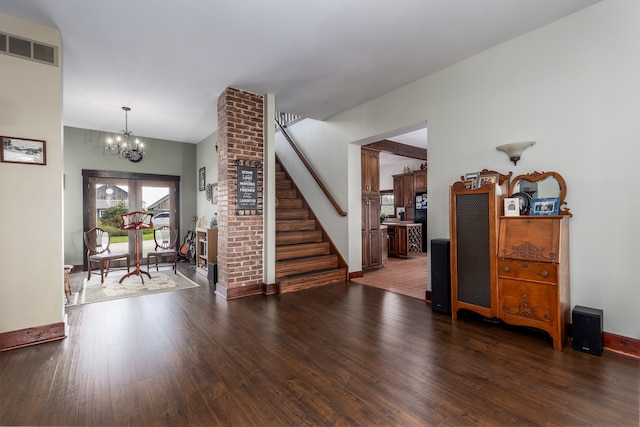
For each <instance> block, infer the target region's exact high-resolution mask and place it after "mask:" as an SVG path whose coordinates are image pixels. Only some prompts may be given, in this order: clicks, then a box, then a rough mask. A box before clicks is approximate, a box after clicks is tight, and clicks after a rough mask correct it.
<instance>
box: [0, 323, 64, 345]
mask: <svg viewBox="0 0 640 427" xmlns="http://www.w3.org/2000/svg"><path fill="white" fill-rule="evenodd" d="M65 329H66V328H65V322H58V323H51V324H49V325H42V326H36V327H33V328H26V329H20V330H17V331H10V332H4V333H2V334H0V351H7V350H13V349H15V348H21V347H27V346H30V345H36V344H42V343H45V342H50V341H57V340H62V339H65V338H66V337H67V335H66V333H65Z"/></svg>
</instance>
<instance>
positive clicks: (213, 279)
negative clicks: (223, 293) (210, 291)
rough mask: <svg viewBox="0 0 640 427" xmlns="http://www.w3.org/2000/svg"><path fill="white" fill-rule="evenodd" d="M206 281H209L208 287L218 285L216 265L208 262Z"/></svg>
mask: <svg viewBox="0 0 640 427" xmlns="http://www.w3.org/2000/svg"><path fill="white" fill-rule="evenodd" d="M207 279H209V284H210V285H215V284H216V283H218V263H217V262H210V263H209V267H208V269H207Z"/></svg>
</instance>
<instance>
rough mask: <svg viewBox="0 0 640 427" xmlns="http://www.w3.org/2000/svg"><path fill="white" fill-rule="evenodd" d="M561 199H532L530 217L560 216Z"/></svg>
mask: <svg viewBox="0 0 640 427" xmlns="http://www.w3.org/2000/svg"><path fill="white" fill-rule="evenodd" d="M559 204H560V199H559V198H557V197H546V198H540V199H531V206H530V207H529V215H531V216H539V215H558V207H559V206H558V205H559Z"/></svg>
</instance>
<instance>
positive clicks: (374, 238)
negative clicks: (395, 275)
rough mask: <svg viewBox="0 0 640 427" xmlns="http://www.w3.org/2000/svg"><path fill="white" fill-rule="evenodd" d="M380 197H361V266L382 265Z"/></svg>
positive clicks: (373, 266)
mask: <svg viewBox="0 0 640 427" xmlns="http://www.w3.org/2000/svg"><path fill="white" fill-rule="evenodd" d="M381 239H382V233H381V230H380V197H379V196H363V197H362V268H363V269H368V268H375V267H381V266H382V242H381Z"/></svg>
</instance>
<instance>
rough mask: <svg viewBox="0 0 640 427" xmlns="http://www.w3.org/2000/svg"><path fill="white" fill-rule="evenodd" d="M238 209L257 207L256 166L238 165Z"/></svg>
mask: <svg viewBox="0 0 640 427" xmlns="http://www.w3.org/2000/svg"><path fill="white" fill-rule="evenodd" d="M238 209H245V210H255V209H258V168H255V167H251V166H240V165H238Z"/></svg>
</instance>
